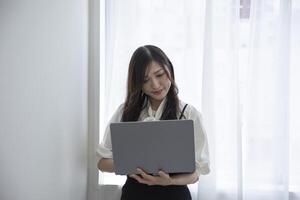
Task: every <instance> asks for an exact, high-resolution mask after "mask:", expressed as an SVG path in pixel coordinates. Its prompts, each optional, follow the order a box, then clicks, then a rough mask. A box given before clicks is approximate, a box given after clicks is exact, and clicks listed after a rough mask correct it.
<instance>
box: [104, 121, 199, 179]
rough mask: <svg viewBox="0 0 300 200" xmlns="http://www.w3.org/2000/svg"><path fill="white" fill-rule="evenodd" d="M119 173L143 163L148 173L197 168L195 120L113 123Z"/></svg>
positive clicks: (117, 170) (141, 166)
mask: <svg viewBox="0 0 300 200" xmlns="http://www.w3.org/2000/svg"><path fill="white" fill-rule="evenodd" d="M110 130H111V142H112V151H113V158H114V167H115V173H116V174H119V175H128V174H134V173H136V168H137V167H140V168H142V169H144V170H145V171H146V172H147V173H150V174H157V173H158V171H159V170H163V171H165V172H167V173H189V172H193V171H194V170H195V149H194V148H195V147H194V124H193V121H192V120H162V121H148V122H119V123H111V124H110Z"/></svg>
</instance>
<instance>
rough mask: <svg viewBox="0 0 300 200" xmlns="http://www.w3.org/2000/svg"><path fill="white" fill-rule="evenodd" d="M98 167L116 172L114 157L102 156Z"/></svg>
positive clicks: (104, 170) (103, 170)
mask: <svg viewBox="0 0 300 200" xmlns="http://www.w3.org/2000/svg"><path fill="white" fill-rule="evenodd" d="M98 169H99V170H101V171H102V172H110V173H113V172H115V169H114V161H113V159H112V158H101V159H100V160H99V162H98Z"/></svg>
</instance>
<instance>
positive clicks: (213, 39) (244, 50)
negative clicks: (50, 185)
mask: <svg viewBox="0 0 300 200" xmlns="http://www.w3.org/2000/svg"><path fill="white" fill-rule="evenodd" d="M299 4H300V3H299V1H293V2H291V1H290V0H252V1H251V9H250V10H251V13H250V20H242V19H240V17H239V16H240V15H239V10H240V0H222V1H219V0H207V1H205V0H143V1H139V0H126V1H121V0H110V1H106V51H105V52H106V65H105V66H104V68H105V70H102V72H104V73H105V76H104V78H105V81H104V83H105V84H104V85H105V87H102V88H103V90H102V91H100V95H102V98H101V99H102V102H100V108H101V112H102V114H101V116H102V118H101V122H100V124H101V127H100V129H101V132H100V139H101V138H102V133H103V131H104V128H105V125H106V122H107V121H108V119H109V118H110V116H111V115H112V113H113V111H114V110H115V109H116V108H117V106H118V105H119V104H120V103H122V102H123V101H124V98H125V92H126V91H125V90H126V76H127V68H128V63H129V59H130V56H131V54H132V53H133V51H134V50H135V49H136V48H137V47H138V46H141V45H145V44H154V45H157V46H159V47H161V48H162V49H163V50H164V51H165V52H166V54H167V55H168V56H169V57H170V59H171V61H172V62H173V64H174V68H175V78H176V82H177V84H178V87H179V97H180V98H181V99H182V100H184V101H186V102H188V103H190V104H193V105H194V106H195V107H197V108H198V109H199V110H200V111H201V112H202V113H203V119H204V125H205V127H206V129H207V134H208V140H209V148H210V155H211V168H212V170H211V173H210V174H209V175H208V176H201V177H200V180H199V184H195V185H192V186H190V188H191V191H192V194H193V198H194V199H199V200H201V199H206V200H210V199H211V200H219V199H220V200H221V199H222V200H241V199H243V200H245V199H246V200H248V199H249V200H250V199H251V200H252V199H253V200H287V199H289V200H296V199H300V159H299V158H298V157H299V156H298V155H297V154H298V152H300V147H299V143H300V135H299V134H298V133H299V132H300V125H299V117H298V114H299V113H300V103H299V102H300V95H299V94H298V93H299V91H298V90H299V85H300V68H299V64H300V57H299V55H300V49H299V48H300V37H299V35H300V5H299ZM102 67H103V66H102ZM102 77H103V76H102ZM123 181H124V178H123V179H122V178H118V177H116V176H114V175H107V174H101V175H100V181H99V182H100V183H101V184H120V185H122V184H123ZM100 195H101V194H100Z"/></svg>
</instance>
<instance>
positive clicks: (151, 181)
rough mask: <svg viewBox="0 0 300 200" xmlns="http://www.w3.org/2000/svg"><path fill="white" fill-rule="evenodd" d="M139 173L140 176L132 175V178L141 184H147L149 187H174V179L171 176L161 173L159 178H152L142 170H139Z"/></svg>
mask: <svg viewBox="0 0 300 200" xmlns="http://www.w3.org/2000/svg"><path fill="white" fill-rule="evenodd" d="M137 172H138V173H139V175H136V174H133V175H130V177H131V178H134V179H135V180H137V181H138V182H139V183H143V184H147V185H162V186H167V185H172V181H173V180H172V178H171V177H170V176H169V174H167V173H165V172H163V171H159V172H158V176H152V175H149V174H147V173H146V172H144V171H143V170H142V169H139V168H137Z"/></svg>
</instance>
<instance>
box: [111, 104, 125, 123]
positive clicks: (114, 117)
mask: <svg viewBox="0 0 300 200" xmlns="http://www.w3.org/2000/svg"><path fill="white" fill-rule="evenodd" d="M124 106H125V103H122V104H120V105H119V106H118V107H117V109H116V110H115V112H114V113H113V115H112V117H111V120H110V121H111V122H119V121H121V118H122V115H123V111H124Z"/></svg>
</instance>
